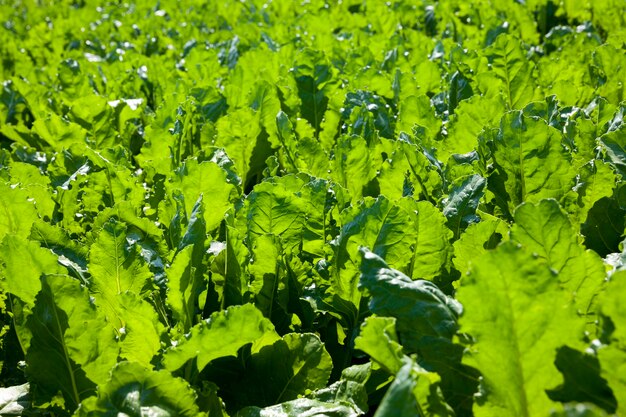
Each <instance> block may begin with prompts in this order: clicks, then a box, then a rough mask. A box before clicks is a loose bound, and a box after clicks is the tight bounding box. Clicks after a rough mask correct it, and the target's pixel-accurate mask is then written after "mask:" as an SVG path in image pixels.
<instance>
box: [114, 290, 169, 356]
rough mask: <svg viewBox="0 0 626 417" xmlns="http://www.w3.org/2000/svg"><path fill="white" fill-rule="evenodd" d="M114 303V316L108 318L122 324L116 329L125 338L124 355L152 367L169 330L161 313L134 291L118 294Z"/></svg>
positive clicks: (122, 350) (122, 338) (118, 324)
mask: <svg viewBox="0 0 626 417" xmlns="http://www.w3.org/2000/svg"><path fill="white" fill-rule="evenodd" d="M113 302H114V303H115V311H114V316H112V317H109V318H108V319H109V320H110V321H111V323H112V324H113V325H116V326H119V328H118V329H116V330H117V333H118V337H119V338H120V340H121V351H120V356H121V357H122V358H124V359H127V360H129V361H132V362H137V363H139V364H141V365H143V366H146V367H151V366H152V365H151V364H152V358H153V357H154V356H155V355H156V354H157V353H158V352H159V350H160V349H161V336H162V334H163V333H164V330H165V329H164V326H163V324H161V322H160V321H159V317H158V316H157V313H156V312H155V310H154V308H153V307H152V305H151V304H150V303H149V302H147V301H145V300H142V299H141V298H139V296H138V295H136V294H134V293H132V292H125V293H122V294H118V295H117V296H116V297H115V300H114V301H113ZM105 311H106V308H105ZM113 317H115V319H113Z"/></svg>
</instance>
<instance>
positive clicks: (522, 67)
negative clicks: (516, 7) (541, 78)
mask: <svg viewBox="0 0 626 417" xmlns="http://www.w3.org/2000/svg"><path fill="white" fill-rule="evenodd" d="M485 56H486V57H487V58H488V59H489V63H490V64H491V70H492V71H493V74H494V75H495V77H496V79H497V80H498V81H500V85H499V86H498V88H499V89H500V91H501V92H502V94H503V96H504V98H505V102H506V104H507V106H508V108H509V109H511V110H513V109H521V108H522V107H524V106H525V105H526V104H527V103H528V102H530V101H531V100H532V99H533V97H534V95H535V92H534V90H535V82H534V78H533V63H532V61H530V60H528V59H527V58H526V52H525V51H524V50H523V49H522V46H521V44H520V42H519V41H518V40H517V39H515V38H514V37H512V36H509V35H504V34H503V35H500V36H498V38H497V39H496V41H495V42H494V43H493V44H492V45H491V46H489V47H488V48H487V49H486V50H485ZM478 77H479V79H480V77H481V76H480V75H479V76H478ZM491 81H492V80H489V81H487V82H491Z"/></svg>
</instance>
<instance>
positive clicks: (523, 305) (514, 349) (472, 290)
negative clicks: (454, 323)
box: [457, 243, 584, 417]
mask: <svg viewBox="0 0 626 417" xmlns="http://www.w3.org/2000/svg"><path fill="white" fill-rule="evenodd" d="M486 294H488V296H486ZM457 297H458V300H459V301H460V302H461V303H462V304H463V306H464V309H465V311H464V314H463V316H462V317H461V319H460V326H461V328H460V330H461V331H462V332H464V333H468V334H470V335H471V336H472V337H473V338H474V339H475V340H476V342H475V344H473V345H472V346H471V348H470V350H469V354H468V355H467V356H466V359H465V360H464V362H465V363H467V364H468V365H470V366H473V367H475V368H477V369H478V370H479V371H480V372H481V373H482V376H483V378H484V379H483V381H482V382H481V385H482V391H483V392H484V393H485V394H483V397H482V399H481V401H480V402H478V403H476V404H475V405H474V414H475V415H476V416H500V417H502V416H516V417H519V416H534V415H543V414H547V413H548V412H549V411H550V409H551V408H552V407H553V405H552V403H551V402H550V399H549V398H548V396H547V395H546V393H545V390H546V389H549V388H552V387H554V386H555V385H557V384H559V383H560V382H561V376H560V374H559V372H558V370H557V369H556V367H555V366H554V364H553V358H554V356H555V355H556V349H557V348H558V347H559V346H561V345H563V344H569V345H570V346H578V343H577V341H578V339H579V337H581V336H582V324H584V323H583V322H580V321H579V320H578V318H577V317H576V314H575V312H574V311H573V309H572V308H571V306H570V303H569V294H567V292H565V291H563V290H562V289H561V287H560V285H559V282H558V275H557V274H555V273H553V272H552V271H551V270H550V269H549V268H548V266H547V265H546V264H545V263H544V262H543V261H542V260H538V259H535V258H533V257H532V256H531V254H530V253H528V252H526V251H525V250H524V249H521V248H518V247H516V246H515V245H514V244H512V243H504V244H502V245H500V246H499V247H498V248H497V249H496V250H494V251H490V252H487V253H485V254H483V255H482V256H480V257H479V258H478V259H476V260H475V261H474V262H473V263H472V267H471V268H470V273H469V275H467V276H466V277H464V278H463V281H462V283H461V287H460V288H459V290H458V292H457ZM485 323H491V325H489V326H485Z"/></svg>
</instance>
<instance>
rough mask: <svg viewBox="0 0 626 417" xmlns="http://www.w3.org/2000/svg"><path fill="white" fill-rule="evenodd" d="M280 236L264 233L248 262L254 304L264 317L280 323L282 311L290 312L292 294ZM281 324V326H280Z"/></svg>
mask: <svg viewBox="0 0 626 417" xmlns="http://www.w3.org/2000/svg"><path fill="white" fill-rule="evenodd" d="M281 246H282V245H281V239H280V238H279V237H277V236H274V235H261V236H259V237H258V238H257V239H256V240H255V242H254V246H253V247H252V248H251V249H252V259H251V260H250V263H249V265H248V272H249V273H250V280H251V282H250V284H249V290H250V291H251V292H252V294H254V304H255V305H256V307H257V308H258V309H259V310H260V311H261V312H262V313H263V315H264V316H265V317H267V318H268V319H270V320H272V322H273V323H275V324H276V325H278V323H279V321H280V318H281V317H280V313H281V311H282V312H283V314H284V312H286V311H287V304H288V302H289V293H288V290H289V289H288V288H287V274H286V272H287V271H286V269H285V265H284V262H283V261H282V247H281ZM279 327H280V326H279Z"/></svg>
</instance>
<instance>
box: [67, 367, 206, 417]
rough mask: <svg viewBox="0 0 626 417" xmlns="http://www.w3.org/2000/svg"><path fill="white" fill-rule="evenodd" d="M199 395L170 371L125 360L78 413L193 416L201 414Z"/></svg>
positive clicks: (81, 416) (86, 416)
mask: <svg viewBox="0 0 626 417" xmlns="http://www.w3.org/2000/svg"><path fill="white" fill-rule="evenodd" d="M196 397H197V395H196V393H195V392H194V391H193V390H192V389H191V387H190V386H189V384H188V383H187V382H186V381H184V380H183V379H180V378H176V377H174V376H172V375H171V374H170V373H169V372H168V371H166V370H161V371H152V370H149V369H146V368H144V367H143V366H141V365H139V364H136V363H132V362H121V363H119V364H118V365H117V366H116V367H115V368H113V371H112V373H111V379H110V380H109V381H108V382H107V383H106V384H103V385H101V386H100V387H99V389H98V396H97V397H91V398H89V399H87V400H85V401H84V402H83V403H82V404H81V405H80V408H79V409H78V410H77V411H76V413H75V414H74V415H75V416H77V417H89V416H94V417H95V416H120V415H125V416H129V417H142V416H146V415H153V416H163V417H170V416H171V417H174V416H188V417H192V416H198V415H200V410H199V409H198V406H197V405H196Z"/></svg>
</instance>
